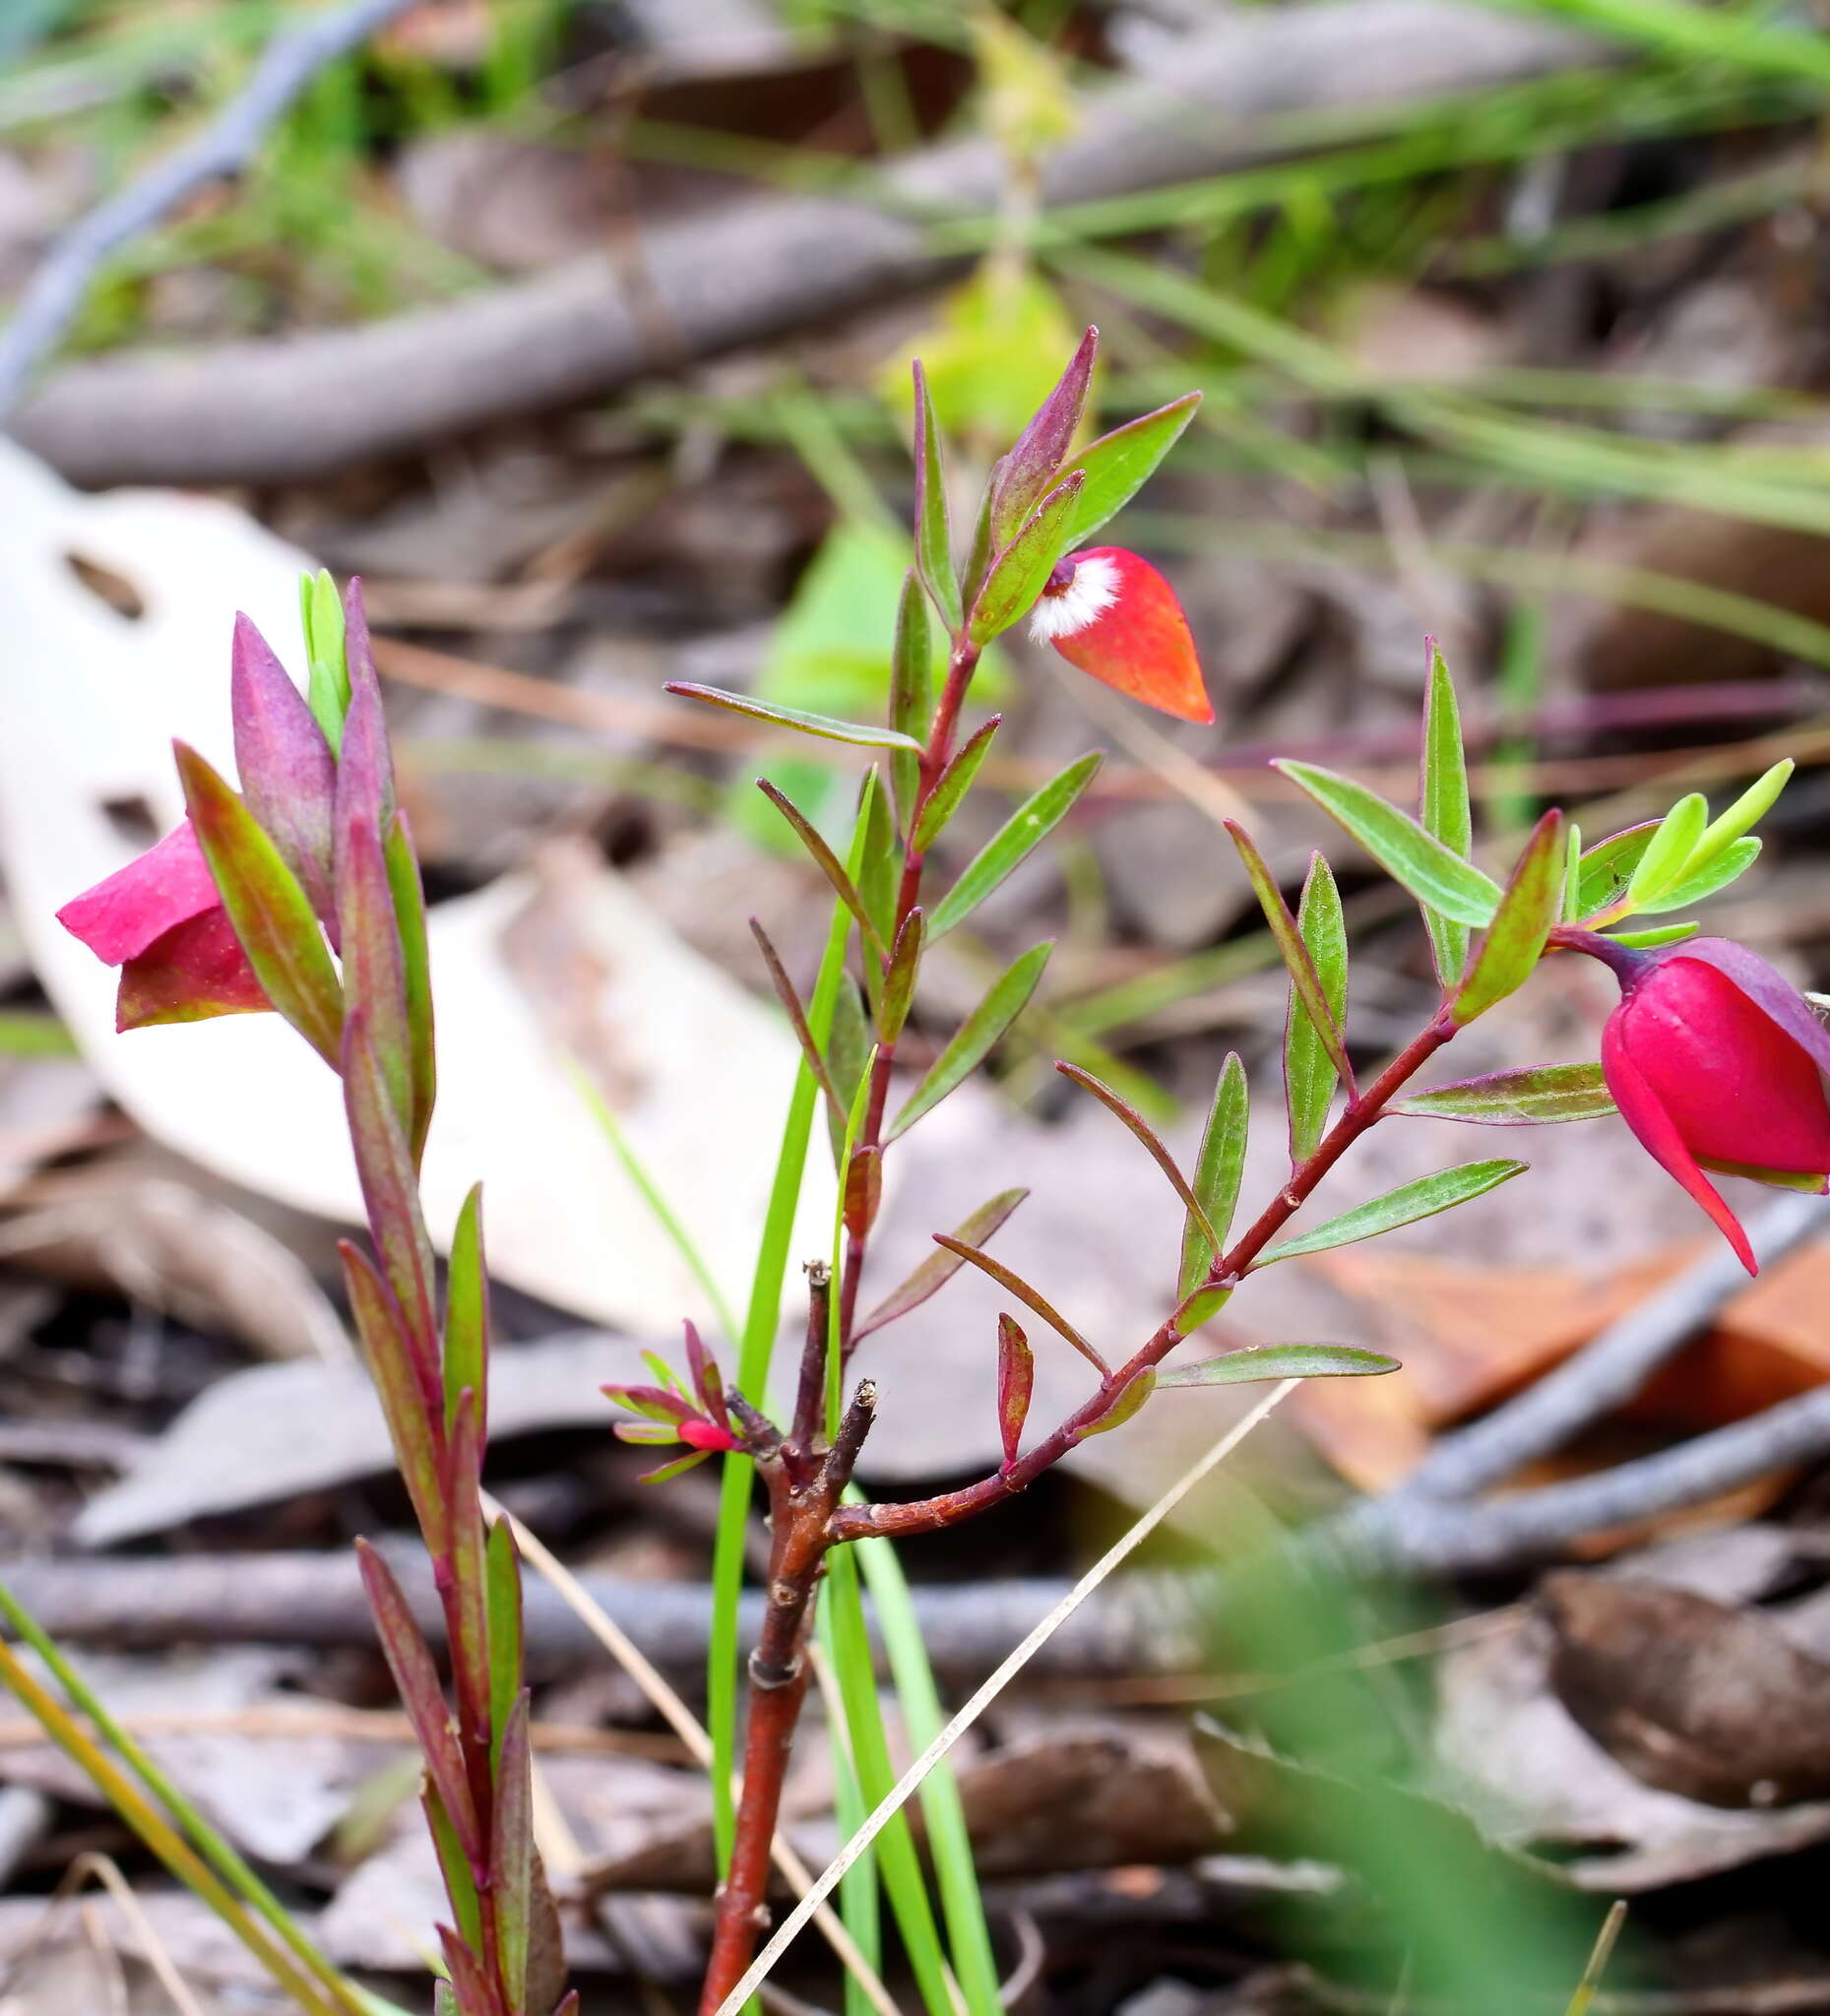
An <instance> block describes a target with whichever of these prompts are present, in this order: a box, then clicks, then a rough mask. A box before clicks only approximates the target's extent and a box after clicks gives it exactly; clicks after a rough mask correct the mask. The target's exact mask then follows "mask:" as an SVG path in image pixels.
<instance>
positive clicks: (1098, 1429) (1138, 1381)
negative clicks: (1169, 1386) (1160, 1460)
mask: <svg viewBox="0 0 1830 2016" xmlns="http://www.w3.org/2000/svg"><path fill="white" fill-rule="evenodd" d="M1157 1378H1158V1373H1157V1368H1156V1366H1155V1365H1146V1366H1145V1367H1144V1369H1143V1370H1142V1371H1141V1372H1139V1373H1137V1374H1136V1375H1135V1376H1134V1377H1132V1378H1130V1379H1127V1380H1126V1381H1125V1384H1124V1388H1123V1390H1122V1391H1121V1392H1120V1393H1119V1395H1118V1398H1117V1399H1116V1400H1114V1401H1113V1402H1112V1405H1111V1408H1110V1411H1109V1412H1107V1413H1105V1414H1103V1415H1101V1417H1100V1418H1099V1419H1098V1420H1096V1421H1094V1422H1093V1423H1092V1424H1091V1425H1090V1426H1088V1427H1085V1428H1082V1429H1081V1431H1080V1439H1081V1440H1082V1441H1083V1442H1084V1441H1086V1440H1087V1439H1088V1437H1089V1436H1092V1435H1109V1434H1110V1433H1111V1431H1112V1430H1113V1429H1114V1428H1122V1427H1123V1426H1124V1424H1125V1422H1126V1421H1128V1420H1133V1419H1135V1418H1136V1417H1137V1415H1138V1413H1139V1412H1140V1410H1141V1409H1142V1408H1143V1405H1144V1403H1145V1401H1147V1400H1148V1399H1149V1398H1150V1396H1151V1395H1152V1394H1153V1393H1154V1392H1156V1390H1157Z"/></svg>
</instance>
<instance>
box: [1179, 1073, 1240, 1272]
mask: <svg viewBox="0 0 1830 2016" xmlns="http://www.w3.org/2000/svg"><path fill="white" fill-rule="evenodd" d="M1250 1101H1251V1094H1250V1091H1249V1090H1248V1088H1247V1086H1246V1083H1245V1066H1244V1065H1243V1064H1241V1063H1240V1062H1239V1059H1238V1056H1237V1054H1236V1053H1234V1054H1232V1055H1230V1056H1229V1057H1228V1058H1227V1061H1226V1063H1225V1064H1224V1065H1223V1066H1222V1067H1221V1073H1220V1077H1219V1079H1218V1080H1217V1082H1216V1083H1215V1086H1214V1103H1213V1105H1212V1107H1211V1108H1210V1109H1209V1112H1208V1116H1207V1128H1206V1131H1205V1132H1204V1133H1203V1134H1202V1136H1201V1153H1200V1155H1199V1156H1198V1157H1197V1158H1196V1161H1195V1174H1194V1189H1195V1195H1196V1196H1197V1197H1199V1198H1200V1200H1201V1203H1202V1205H1203V1207H1204V1208H1205V1210H1206V1212H1207V1216H1208V1221H1209V1223H1210V1224H1211V1225H1212V1226H1213V1228H1214V1229H1215V1231H1216V1232H1217V1233H1218V1234H1219V1235H1220V1239H1221V1242H1222V1243H1223V1244H1224V1242H1225V1240H1226V1237H1227V1232H1228V1229H1230V1228H1231V1224H1232V1214H1233V1211H1234V1209H1235V1208H1236V1207H1237V1205H1238V1201H1239V1177H1240V1174H1241V1172H1242V1171H1243V1169H1244V1167H1245V1136H1246V1128H1247V1124H1248V1119H1249V1109H1250ZM1218 1257H1219V1256H1218V1254H1217V1252H1216V1249H1215V1247H1214V1245H1213V1244H1212V1243H1211V1242H1210V1240H1209V1238H1208V1235H1207V1233H1206V1232H1205V1231H1204V1230H1203V1229H1202V1227H1201V1225H1200V1223H1199V1222H1198V1221H1197V1220H1196V1218H1195V1217H1194V1214H1193V1213H1192V1212H1191V1213H1190V1214H1189V1217H1188V1223H1187V1224H1186V1226H1184V1227H1183V1229H1182V1264H1181V1271H1180V1273H1179V1274H1178V1276H1177V1282H1178V1287H1177V1290H1176V1292H1177V1293H1178V1294H1181V1295H1187V1294H1189V1293H1191V1292H1193V1290H1194V1288H1195V1286H1196V1284H1197V1283H1199V1282H1201V1281H1202V1280H1204V1279H1205V1278H1206V1276H1207V1271H1208V1269H1209V1268H1210V1267H1211V1266H1212V1265H1213V1264H1214V1261H1215V1260H1216V1259H1217V1258H1218Z"/></svg>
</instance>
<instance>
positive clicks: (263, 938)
mask: <svg viewBox="0 0 1830 2016" xmlns="http://www.w3.org/2000/svg"><path fill="white" fill-rule="evenodd" d="M172 753H173V755H174V757H175V758H176V760H177V765H178V778H179V781H180V782H181V783H182V785H183V786H184V800H185V805H186V808H187V809H188V810H189V812H190V815H191V826H192V829H193V830H194V831H195V833H196V835H197V844H198V846H199V847H200V848H202V850H203V853H204V858H205V860H207V861H208V862H209V864H210V873H211V875H212V877H213V878H214V880H215V882H216V886H217V888H218V890H219V891H220V892H221V898H222V902H223V905H224V907H225V908H226V910H227V911H228V914H229V920H230V921H231V922H232V923H233V925H234V926H235V935H236V937H237V938H239V939H240V940H241V945H242V950H243V951H244V952H246V953H247V955H248V963H249V964H250V965H251V966H252V967H253V968H254V971H255V974H256V976H257V977H258V978H259V980H260V982H261V985H262V987H263V988H264V989H265V991H266V994H267V998H268V999H269V1000H270V1001H271V1002H272V1003H273V1004H274V1006H275V1007H276V1008H277V1009H279V1011H280V1013H281V1014H282V1015H284V1017H285V1019H286V1020H287V1021H288V1022H289V1023H290V1024H291V1025H292V1027H293V1028H294V1029H296V1030H297V1031H298V1033H299V1034H300V1035H301V1036H302V1037H303V1038H304V1039H305V1040H306V1041H307V1042H308V1043H310V1044H311V1046H312V1048H313V1049H315V1050H316V1051H317V1052H318V1054H319V1056H321V1057H322V1058H323V1059H324V1060H325V1062H326V1063H327V1064H329V1065H330V1066H331V1068H332V1069H333V1070H335V1069H337V1068H338V1063H339V1045H340V1041H341V1038H342V1034H343V1016H344V1000H343V988H342V986H341V984H340V982H339V980H338V977H337V970H336V968H335V967H334V966H332V964H331V955H330V950H329V948H328V947H327V946H326V944H325V942H324V933H323V931H322V929H321V928H320V927H319V924H318V917H317V913H316V912H315V911H314V910H313V909H312V907H311V899H310V898H309V897H308V896H307V895H306V894H305V892H304V890H303V888H302V887H301V886H300V884H299V880H298V877H297V876H296V875H294V874H293V873H292V871H291V869H290V868H288V867H287V866H286V864H285V862H284V860H283V859H282V858H281V854H280V851H279V849H278V848H276V847H275V846H274V844H273V842H272V841H271V840H269V839H268V837H267V835H266V834H265V833H263V832H262V831H261V828H260V824H259V822H258V821H257V820H256V819H255V817H254V814H253V813H252V812H250V811H249V810H248V808H247V806H246V805H244V804H243V803H242V802H241V800H240V799H239V798H238V797H237V796H236V795H235V793H234V792H233V791H232V790H230V789H229V788H228V786H227V785H226V784H224V783H223V781H222V779H221V778H220V777H219V776H218V775H217V773H216V772H215V771H214V770H212V769H211V767H210V765H209V764H208V763H206V762H205V761H204V759H203V758H202V757H201V756H200V755H198V753H197V751H196V750H195V749H192V748H189V747H187V746H186V745H185V744H184V743H183V742H174V743H173V744H172Z"/></svg>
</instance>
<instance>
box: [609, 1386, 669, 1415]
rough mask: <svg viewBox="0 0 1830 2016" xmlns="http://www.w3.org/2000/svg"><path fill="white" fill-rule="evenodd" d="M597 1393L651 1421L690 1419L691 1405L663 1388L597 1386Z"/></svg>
mask: <svg viewBox="0 0 1830 2016" xmlns="http://www.w3.org/2000/svg"><path fill="white" fill-rule="evenodd" d="M598 1391H599V1393H601V1394H602V1395H603V1397H604V1398H605V1399H606V1400H613V1401H615V1403H616V1405H617V1406H618V1407H626V1408H628V1409H629V1411H630V1412H631V1413H632V1414H639V1415H642V1416H644V1417H646V1418H648V1419H649V1420H653V1421H683V1420H687V1419H689V1418H691V1416H692V1413H693V1403H692V1402H691V1401H690V1400H684V1399H682V1398H681V1397H680V1395H679V1394H677V1393H673V1392H670V1391H669V1390H668V1389H667V1388H666V1387H664V1386H599V1388H598Z"/></svg>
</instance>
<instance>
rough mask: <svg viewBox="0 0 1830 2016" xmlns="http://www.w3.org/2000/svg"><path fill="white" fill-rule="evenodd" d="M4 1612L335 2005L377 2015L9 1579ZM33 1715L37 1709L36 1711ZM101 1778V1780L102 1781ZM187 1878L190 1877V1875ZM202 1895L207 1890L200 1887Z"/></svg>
mask: <svg viewBox="0 0 1830 2016" xmlns="http://www.w3.org/2000/svg"><path fill="white" fill-rule="evenodd" d="M0 1615H4V1616H5V1618H6V1621H7V1623H8V1624H9V1625H10V1626H11V1628H12V1630H13V1631H14V1633H15V1634H16V1635H17V1636H18V1637H19V1638H20V1639H21V1640H22V1641H23V1642H24V1643H25V1644H27V1645H30V1646H31V1647H32V1651H33V1652H35V1653H36V1654H37V1655H38V1657H39V1659H41V1660H42V1661H43V1662H44V1667H45V1670H46V1671H47V1672H49V1673H50V1674H51V1675H52V1677H53V1678H54V1679H55V1680H56V1681H57V1684H58V1685H59V1686H60V1687H62V1689H63V1690H64V1692H65V1694H66V1695H68V1696H69V1698H70V1700H71V1701H72V1702H73V1703H74V1704H75V1706H76V1708H77V1709H78V1711H79V1712H80V1713H81V1714H83V1715H86V1716H87V1717H88V1718H89V1720H90V1722H91V1723H92V1724H93V1725H94V1726H95V1733H96V1734H97V1735H98V1736H99V1737H100V1738H101V1740H102V1741H103V1742H104V1743H106V1744H107V1745H108V1746H109V1748H110V1749H112V1750H114V1751H115V1752H116V1753H117V1754H118V1755H119V1756H120V1757H121V1759H122V1760H123V1762H124V1763H125V1764H126V1766H127V1768H128V1769H129V1770H130V1771H131V1772H132V1773H133V1775H134V1776H135V1777H136V1778H137V1779H138V1780H139V1781H140V1783H141V1784H142V1785H143V1786H145V1788H146V1789H147V1791H148V1792H149V1793H150V1794H151V1795H152V1796H153V1797H154V1798H156V1799H157V1800H158V1802H159V1803H160V1804H161V1805H162V1806H163V1807H164V1808H165V1810H166V1811H167V1812H168V1813H169V1814H170V1815H171V1817H172V1819H173V1821H174V1822H175V1823H176V1824H177V1826H179V1827H180V1828H182V1829H183V1831H184V1833H185V1834H186V1835H188V1836H189V1838H190V1840H191V1841H192V1842H193V1843H195V1844H196V1848H197V1850H198V1852H199V1853H201V1854H202V1855H203V1857H204V1858H205V1859H207V1860H208V1861H209V1863H210V1864H211V1866H212V1867H213V1868H214V1869H215V1870H216V1872H217V1874H218V1875H220V1876H221V1879H222V1881H223V1882H224V1883H226V1884H228V1885H229V1886H231V1888H232V1889H233V1890H234V1891H235V1892H237V1893H238V1894H239V1895H240V1896H241V1897H242V1898H244V1899H245V1900H246V1902H247V1904H248V1905H249V1906H250V1907H251V1908H252V1909H253V1910H254V1911H256V1912H257V1913H259V1915H260V1916H261V1918H263V1919H264V1920H265V1921H266V1922H267V1923H268V1924H269V1925H271V1926H272V1927H273V1929H274V1931H275V1932H277V1933H278V1934H279V1936H280V1937H281V1938H282V1939H283V1940H284V1942H285V1944H286V1946H287V1947H288V1948H289V1949H290V1950H291V1952H292V1953H293V1955H294V1956H295V1957H296V1958H297V1959H298V1961H299V1962H300V1963H301V1965H303V1966H304V1967H305V1968H307V1969H308V1970H309V1971H310V1973H311V1974H312V1975H313V1976H314V1977H315V1979H316V1980H317V1981H319V1982H321V1983H322V1984H323V1985H324V1987H325V1989H326V1990H327V1991H328V1992H329V1993H330V1995H331V1997H332V1999H333V2001H334V2002H335V2004H336V2005H337V2006H338V2007H341V2008H343V2009H346V2010H348V2011H350V2012H352V2016H373V2011H374V2009H375V2007H376V2004H375V2002H374V2001H373V2000H372V1999H371V1998H369V1997H368V1996H367V1994H366V1992H365V1991H364V1990H363V1989H361V1988H358V1987H357V1986H356V1985H355V1984H354V1983H353V1982H351V1981H349V1980H347V1978H346V1977H345V1976H344V1974H343V1973H342V1972H341V1970H339V1968H338V1967H337V1966H336V1965H335V1964H334V1963H333V1962H332V1961H331V1960H329V1959H328V1958H326V1956H325V1955H324V1954H322V1953H320V1952H319V1951H318V1949H317V1948H316V1947H315V1946H314V1945H313V1944H312V1943H311V1941H310V1940H309V1939H308V1938H306V1936H305V1935H304V1933H303V1932H301V1931H300V1930H299V1928H298V1926H297V1925H296V1924H295V1923H294V1922H293V1921H292V1918H291V1916H290V1914H289V1913H288V1912H287V1911H286V1908H285V1906H284V1905H283V1904H282V1903H281V1902H280V1900H279V1898H278V1897H276V1896H275V1895H274V1893H273V1892H272V1891H271V1890H270V1889H269V1888H268V1887H267V1885H266V1884H265V1883H263V1882H262V1881H261V1879H260V1877H259V1876H257V1875H256V1874H255V1872H254V1870H253V1869H252V1868H251V1867H250V1866H249V1864H248V1863H247V1862H246V1861H245V1860H244V1859H242V1857H241V1856H240V1855H239V1854H238V1853H237V1852H236V1850H235V1849H234V1848H232V1847H231V1846H230V1845H229V1843H228V1842H227V1841H225V1840H224V1839H223V1838H222V1836H221V1834H220V1833H219V1832H218V1831H217V1829H216V1828H214V1827H213V1826H211V1824H210V1822H209V1821H208V1820H206V1819H205V1818H204V1816H203V1814H202V1813H201V1812H200V1811H199V1810H198V1809H197V1807H196V1806H195V1805H194V1804H193V1803H192V1802H191V1800H189V1799H188V1798H186V1797H185V1796H184V1794H183V1793H182V1792H180V1791H179V1789H178V1787H177V1786H176V1785H174V1784H173V1783H172V1781H171V1780H170V1779H169V1778H168V1777H167V1776H166V1775H165V1773H164V1772H163V1771H162V1770H161V1769H160V1768H159V1766H158V1764H156V1763H155V1762H154V1761H153V1759H152V1757H151V1756H150V1755H149V1754H148V1752H147V1751H146V1749H145V1748H144V1747H143V1746H142V1745H141V1744H140V1743H139V1742H137V1741H136V1740H135V1739H134V1737H133V1736H131V1735H130V1734H129V1733H128V1732H127V1731H126V1730H125V1729H123V1728H122V1726H121V1725H120V1723H119V1722H118V1721H116V1719H115V1718H114V1717H113V1716H112V1715H110V1714H109V1712H108V1710H107V1707H106V1705H105V1704H104V1703H103V1702H102V1701H101V1699H100V1697H99V1696H98V1695H97V1694H96V1693H95V1690H94V1689H93V1688H92V1687H91V1686H90V1685H89V1683H88V1681H86V1680H85V1679H84V1678H83V1676H82V1674H81V1673H80V1672H78V1671H77V1670H76V1668H75V1667H73V1666H72V1665H71V1664H70V1662H69V1660H67V1659H66V1658H65V1657H64V1655H63V1652H62V1651H61V1649H60V1648H59V1647H58V1645H57V1643H56V1641H55V1640H54V1639H53V1638H52V1637H51V1636H50V1635H49V1633H48V1632H46V1631H45V1629H44V1628H43V1626H42V1625H41V1624H39V1622H38V1620H37V1619H36V1618H35V1617H34V1616H32V1613H31V1612H30V1611H29V1610H28V1609H26V1608H25V1607H24V1606H23V1605H21V1603H20V1602H19V1600H18V1598H17V1597H15V1596H14V1595H13V1593H12V1591H11V1590H10V1589H8V1588H7V1587H6V1585H5V1584H4V1583H0ZM15 1691H17V1688H16V1689H15ZM40 1691H41V1690H40ZM25 1698H26V1697H25V1696H24V1695H22V1696H21V1699H22V1700H24V1699H25ZM27 1705H28V1706H29V1707H30V1706H31V1705H32V1704H31V1702H28V1703H27ZM33 1713H34V1714H35V1713H36V1710H35V1709H33ZM99 1782H100V1781H99V1780H98V1781H97V1783H99ZM185 1880H187V1881H188V1878H187V1879H185ZM192 1887H195V1886H194V1885H193V1886H192ZM198 1894H199V1895H202V1894H203V1893H202V1892H201V1891H200V1892H199V1893H198Z"/></svg>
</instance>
